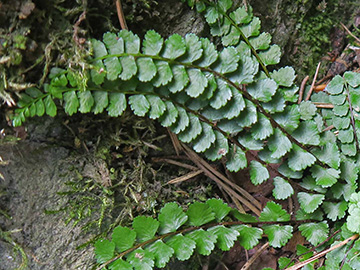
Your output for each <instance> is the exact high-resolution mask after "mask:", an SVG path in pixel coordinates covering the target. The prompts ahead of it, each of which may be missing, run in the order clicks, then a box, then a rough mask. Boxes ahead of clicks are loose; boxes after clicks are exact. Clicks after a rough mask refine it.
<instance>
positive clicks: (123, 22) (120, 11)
mask: <svg viewBox="0 0 360 270" xmlns="http://www.w3.org/2000/svg"><path fill="white" fill-rule="evenodd" d="M115 5H116V12H117V15H118V18H119V22H120V26H121V29H122V30H128V27H127V24H126V20H125V16H124V12H123V9H122V6H121V1H120V0H115Z"/></svg>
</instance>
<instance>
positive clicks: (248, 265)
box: [240, 242, 269, 270]
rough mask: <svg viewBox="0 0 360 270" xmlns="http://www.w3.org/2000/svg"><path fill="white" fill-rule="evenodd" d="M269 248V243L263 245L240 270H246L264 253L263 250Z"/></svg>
mask: <svg viewBox="0 0 360 270" xmlns="http://www.w3.org/2000/svg"><path fill="white" fill-rule="evenodd" d="M268 247H269V242H267V243H266V244H264V245H263V246H262V247H261V248H260V249H259V250H258V251H256V253H255V254H254V255H253V256H252V257H251V258H250V260H248V261H247V262H246V263H245V264H244V266H243V267H241V269H240V270H248V269H249V268H250V267H251V265H252V264H253V263H254V262H255V260H256V259H257V258H258V257H259V256H260V255H261V254H262V253H263V252H264V250H265V249H267V248H268Z"/></svg>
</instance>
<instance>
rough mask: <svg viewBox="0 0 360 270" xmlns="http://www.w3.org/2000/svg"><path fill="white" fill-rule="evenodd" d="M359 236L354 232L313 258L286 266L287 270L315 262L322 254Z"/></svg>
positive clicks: (295, 269)
mask: <svg viewBox="0 0 360 270" xmlns="http://www.w3.org/2000/svg"><path fill="white" fill-rule="evenodd" d="M357 238H359V235H358V234H354V235H353V236H351V237H349V238H348V239H345V240H344V241H342V242H340V243H338V244H336V245H335V246H332V247H329V248H328V249H325V250H324V251H322V252H319V253H318V254H315V255H314V256H312V257H311V258H309V259H307V260H305V261H303V262H299V263H297V264H295V265H293V266H291V267H289V268H286V269H285V270H297V269H300V268H302V267H304V266H305V265H307V264H309V263H311V262H313V261H316V260H317V259H319V258H321V257H322V256H325V255H326V254H328V253H329V252H331V251H333V250H335V249H337V248H339V247H342V246H345V245H346V244H347V243H349V242H350V241H352V240H355V239H357Z"/></svg>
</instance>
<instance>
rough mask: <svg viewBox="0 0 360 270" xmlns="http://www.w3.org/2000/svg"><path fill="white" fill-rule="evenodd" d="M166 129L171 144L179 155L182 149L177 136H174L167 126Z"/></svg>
mask: <svg viewBox="0 0 360 270" xmlns="http://www.w3.org/2000/svg"><path fill="white" fill-rule="evenodd" d="M167 131H168V132H169V135H170V139H171V142H172V144H173V146H174V149H175V152H176V155H177V156H179V155H180V152H181V151H182V148H181V144H180V141H179V139H178V137H176V135H175V134H174V133H172V132H171V130H170V129H169V128H167Z"/></svg>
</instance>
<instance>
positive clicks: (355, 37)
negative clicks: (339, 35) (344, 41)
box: [340, 23, 360, 44]
mask: <svg viewBox="0 0 360 270" xmlns="http://www.w3.org/2000/svg"><path fill="white" fill-rule="evenodd" d="M340 24H341V26H342V27H343V28H344V29H345V31H346V32H347V33H348V34H349V35H350V36H352V37H353V38H354V39H355V40H356V41H357V43H359V44H360V39H359V38H358V37H357V36H355V35H354V34H353V33H351V31H350V30H349V28H347V27H346V26H345V25H344V24H343V23H340Z"/></svg>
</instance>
